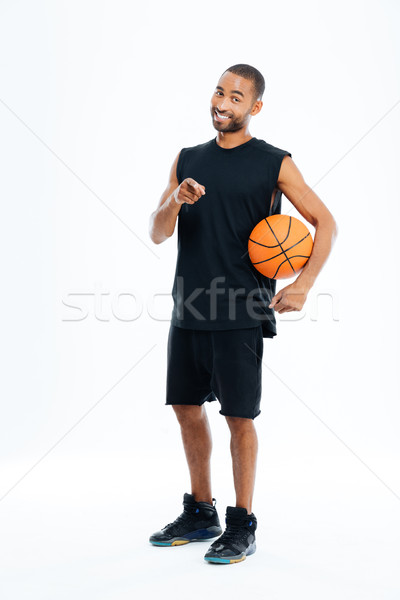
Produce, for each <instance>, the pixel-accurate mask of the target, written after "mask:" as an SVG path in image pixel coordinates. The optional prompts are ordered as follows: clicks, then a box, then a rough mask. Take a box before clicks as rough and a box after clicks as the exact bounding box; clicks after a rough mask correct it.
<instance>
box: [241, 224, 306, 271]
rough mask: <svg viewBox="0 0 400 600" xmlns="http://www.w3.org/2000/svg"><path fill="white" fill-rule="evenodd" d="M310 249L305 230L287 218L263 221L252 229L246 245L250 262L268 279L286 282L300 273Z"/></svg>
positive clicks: (301, 225) (302, 225)
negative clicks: (284, 280) (285, 280)
mask: <svg viewBox="0 0 400 600" xmlns="http://www.w3.org/2000/svg"><path fill="white" fill-rule="evenodd" d="M312 248H313V239H312V237H311V233H310V232H309V231H308V229H307V227H306V226H305V225H304V223H303V222H302V221H300V220H299V219H296V217H289V215H271V216H270V217H265V219H263V220H262V221H260V222H259V223H258V224H257V225H256V226H255V227H254V229H253V231H252V232H251V234H250V237H249V242H248V249H249V256H250V260H251V262H252V263H253V265H254V266H255V268H256V269H257V270H258V271H260V273H262V274H263V275H265V276H266V277H269V278H270V279H287V278H289V277H292V276H293V275H296V273H299V272H300V271H301V270H302V268H303V267H304V265H305V264H306V262H307V260H308V259H309V258H310V254H311V251H312Z"/></svg>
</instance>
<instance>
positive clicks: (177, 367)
mask: <svg viewBox="0 0 400 600" xmlns="http://www.w3.org/2000/svg"><path fill="white" fill-rule="evenodd" d="M264 89H265V82H264V78H263V76H262V75H261V73H260V72H259V71H258V70H257V69H255V68H254V67H251V66H250V65H246V64H238V65H234V66H232V67H229V69H227V70H226V71H225V72H224V73H223V74H222V76H221V77H220V79H219V81H218V84H217V86H216V88H215V91H214V93H213V95H212V98H211V106H210V109H211V118H212V123H213V126H214V128H215V129H216V130H217V136H216V137H215V138H213V139H212V140H210V141H208V142H206V143H203V144H199V145H197V146H192V147H188V148H183V149H182V150H181V151H180V152H179V153H178V155H177V157H176V158H175V161H174V163H173V165H172V168H171V172H170V181H169V185H168V187H167V188H166V190H165V192H164V193H163V195H162V196H161V199H160V202H159V205H158V207H157V209H156V210H155V211H154V212H153V213H152V214H151V217H150V224H149V233H150V237H151V239H152V241H153V242H154V243H155V244H160V243H162V242H163V241H164V240H166V239H168V238H169V237H171V236H172V234H173V233H174V229H175V224H176V221H177V220H178V256H177V264H176V272H175V279H174V285H173V290H172V296H173V300H174V308H173V312H172V318H171V325H170V330H169V337H168V365H167V386H166V387H167V399H166V404H167V405H172V407H173V409H174V411H175V414H176V416H177V419H178V421H179V424H180V428H181V434H182V441H183V445H184V449H185V454H186V459H187V462H188V466H189V471H190V479H191V494H188V493H185V494H184V497H183V506H184V510H183V512H182V513H181V515H179V516H178V518H177V519H175V521H174V522H173V523H169V524H168V525H166V526H165V527H164V528H163V529H162V530H160V531H157V532H156V533H154V534H153V535H152V536H151V537H150V540H149V541H150V542H151V543H152V544H155V545H161V546H174V545H178V544H185V543H188V542H191V541H197V540H204V539H212V538H215V537H217V536H219V535H220V534H221V533H222V529H221V527H220V522H219V519H218V514H217V511H216V508H215V502H216V501H215V498H213V497H212V492H211V480H210V456H211V447H212V441H211V432H210V427H209V423H208V419H207V414H206V410H205V402H206V401H207V402H212V401H216V400H218V401H219V402H220V405H221V410H220V411H219V412H220V414H222V415H224V416H225V418H226V421H227V424H228V426H229V428H230V433H231V454H232V466H233V478H234V485H235V492H236V506H228V507H227V510H226V515H225V524H226V529H225V531H224V532H223V533H222V535H221V536H220V537H219V538H218V539H217V540H215V541H214V542H213V543H212V544H211V546H210V548H209V549H208V551H207V553H206V554H205V556H204V558H205V559H206V560H208V561H212V562H221V563H234V562H239V561H241V560H244V559H245V558H246V556H248V555H250V554H253V553H254V552H255V549H256V543H255V530H256V527H257V519H256V516H255V515H254V513H253V512H252V499H253V490H254V482H255V473H256V459H257V450H258V441H257V434H256V431H255V427H254V419H255V417H257V416H258V415H259V414H260V412H261V411H260V400H261V368H262V356H263V343H264V340H263V338H264V337H271V338H272V337H274V336H275V335H276V321H275V316H274V311H277V312H279V313H280V314H282V313H284V312H287V311H293V310H301V309H302V307H303V305H304V302H305V301H306V298H307V294H308V291H309V290H310V288H311V286H312V285H313V283H314V281H315V279H316V277H317V275H318V273H319V271H320V270H321V268H322V266H323V264H324V263H325V261H326V259H327V257H328V255H329V253H330V251H331V248H332V245H333V243H334V239H335V237H336V235H337V227H336V223H335V220H334V218H333V216H332V214H331V213H330V212H329V210H328V209H327V207H326V206H325V205H324V204H323V202H322V201H321V200H320V199H319V197H318V196H317V195H316V194H315V193H314V192H313V191H312V190H311V188H310V187H309V186H308V185H307V184H306V183H305V182H304V179H303V177H302V175H301V173H300V172H299V170H298V169H297V167H296V165H295V164H294V162H293V161H292V158H291V154H290V152H288V151H285V150H281V149H280V148H277V147H275V146H272V145H271V144H268V143H267V142H265V141H263V140H261V139H257V138H256V137H252V135H251V134H250V132H249V125H250V119H251V117H253V116H255V115H256V114H258V113H259V112H260V110H261V108H262V105H263V103H262V100H261V99H262V96H263V92H264ZM282 192H283V193H284V194H285V196H286V197H287V198H288V199H289V200H290V201H291V202H292V204H293V205H294V206H295V207H296V209H297V210H298V211H299V213H300V214H301V215H302V216H303V217H304V218H305V219H306V220H307V221H308V222H309V223H311V225H313V227H315V229H316V231H315V236H314V246H313V250H312V254H311V256H310V258H309V260H308V261H307V263H306V265H305V267H304V269H303V270H302V271H301V273H300V274H299V275H298V277H297V278H296V280H295V281H294V282H293V283H291V284H290V285H287V286H286V287H284V288H283V289H281V290H280V291H279V292H278V293H277V294H275V284H276V282H275V280H271V279H268V278H267V277H265V276H263V275H262V274H261V273H259V272H258V271H257V270H256V269H255V268H254V266H253V265H252V263H251V261H250V259H249V256H248V252H247V241H248V238H249V235H250V233H251V231H252V229H253V228H254V227H255V225H256V224H257V223H258V222H259V221H261V220H262V219H263V218H264V217H266V216H268V215H271V214H277V213H280V211H281V194H282ZM178 217H179V218H178Z"/></svg>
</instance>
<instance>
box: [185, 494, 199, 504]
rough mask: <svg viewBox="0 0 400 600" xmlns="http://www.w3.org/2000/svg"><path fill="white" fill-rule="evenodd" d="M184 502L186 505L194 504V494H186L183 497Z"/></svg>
mask: <svg viewBox="0 0 400 600" xmlns="http://www.w3.org/2000/svg"><path fill="white" fill-rule="evenodd" d="M183 502H184V503H185V504H194V503H195V502H196V500H195V499H194V496H193V494H188V493H187V492H185V493H184V495H183Z"/></svg>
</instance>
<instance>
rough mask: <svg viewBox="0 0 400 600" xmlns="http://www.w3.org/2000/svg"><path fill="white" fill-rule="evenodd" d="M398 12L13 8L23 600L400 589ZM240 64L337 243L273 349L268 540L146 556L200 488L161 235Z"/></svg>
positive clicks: (265, 129) (9, 149)
mask: <svg viewBox="0 0 400 600" xmlns="http://www.w3.org/2000/svg"><path fill="white" fill-rule="evenodd" d="M399 17H400V10H399V5H398V4H397V3H396V2H395V1H388V0H386V1H382V0H380V1H379V2H378V1H374V2H371V1H368V2H361V1H360V2H357V1H354V0H353V1H350V2H349V1H347V2H343V1H335V2H329V3H322V2H312V1H305V2H301V3H299V2H294V1H293V0H288V1H286V2H282V3H278V2H271V1H264V2H261V1H257V0H256V1H254V2H251V3H243V2H237V1H234V0H232V1H231V2H229V3H226V2H225V3H222V4H221V3H217V4H214V3H212V2H202V3H201V4H200V3H196V4H195V3H191V2H187V1H186V2H183V1H182V2H181V1H176V0H173V1H171V2H167V3H162V2H161V1H158V2H149V3H148V4H146V5H145V4H139V3H135V2H127V1H126V2H122V1H115V0H114V1H113V2H111V1H108V2H106V1H103V0H97V1H96V2H95V1H87V0H83V1H79V2H78V1H76V0H74V1H72V2H71V1H66V0H65V1H62V2H60V1H53V2H51V1H48V2H45V1H36V2H27V1H18V0H13V1H6V0H2V2H1V3H0V127H1V136H0V172H1V176H0V196H1V207H2V211H1V213H2V218H1V236H0V243H1V257H2V271H1V273H2V281H1V283H2V293H1V317H2V327H1V353H2V355H1V366H2V389H1V420H0V452H1V466H0V496H1V498H2V499H1V501H0V520H1V522H0V532H1V533H0V548H1V556H0V568H1V570H2V573H1V574H0V575H1V576H0V586H1V587H2V590H1V591H2V592H3V597H4V598H7V600H14V599H18V600H25V599H28V598H29V599H30V600H31V599H34V600H36V599H38V600H39V599H40V600H47V599H49V600H50V599H52V600H53V599H54V598H57V599H58V600H60V599H64V598H68V599H69V598H74V599H81V598H82V599H83V598H84V599H85V600H88V599H91V598H95V599H96V600H105V599H107V600H108V599H112V600H125V599H127V598H142V597H143V596H144V594H150V593H153V594H154V595H155V594H157V595H158V596H160V597H161V596H162V597H163V598H175V597H177V596H178V595H181V594H182V593H184V594H185V596H186V595H187V597H190V598H195V599H197V598H204V597H205V595H206V594H207V595H208V596H210V595H212V596H213V597H220V598H228V597H229V598H233V599H236V598H238V599H239V598H243V597H245V596H246V595H249V596H251V597H254V598H261V597H262V598H266V597H268V598H271V599H279V600H281V599H289V598H293V597H297V598H307V599H308V600H310V599H314V598H315V599H317V598H318V599H319V598H321V597H323V598H325V599H326V600H328V599H331V598H332V599H333V598H335V599H337V598H341V600H345V599H352V600H353V599H363V600H369V599H376V598H379V599H380V600H389V599H390V600H392V599H395V598H398V597H399V593H400V583H399V580H398V573H397V574H396V568H397V567H398V564H399V558H400V557H399V545H398V541H399V533H400V519H399V514H400V503H399V500H400V477H399V469H398V461H399V458H400V447H399V435H398V430H399V418H400V408H399V384H398V362H399V342H398V339H399V333H400V331H399V311H398V293H399V286H398V273H399V268H398V248H397V246H398V222H399V192H398V189H399V176H398V172H399V171H398V165H399V158H400V155H399V154H400V153H399V149H398V139H399V133H400V132H399V121H400V117H399V115H400V77H399V69H400V64H399V62H400V45H399V38H398V30H399V25H400V22H399ZM240 62H244V63H248V64H251V65H253V66H255V67H256V68H258V69H259V70H260V71H261V72H262V73H263V75H264V77H265V80H266V92H265V95H264V98H263V101H264V106H263V109H262V111H261V113H260V114H259V115H257V116H256V117H255V118H254V119H253V120H252V122H251V128H250V130H251V134H252V135H253V136H256V137H258V138H261V139H264V140H266V141H267V142H269V143H271V144H274V145H276V146H278V147H280V148H283V149H285V150H289V151H290V152H291V153H292V156H293V160H294V161H295V163H296V164H297V166H298V167H299V169H300V170H301V172H302V174H303V176H304V178H305V180H306V182H307V183H308V184H309V185H310V186H312V187H313V189H314V190H315V192H316V193H317V194H318V195H319V197H320V198H321V199H322V200H323V202H324V203H325V204H326V205H327V206H328V208H329V209H330V211H331V212H332V214H333V215H334V217H335V219H336V221H337V223H338V226H339V237H338V239H337V241H336V244H335V246H334V248H333V251H332V253H331V255H330V257H329V259H328V261H327V263H326V264H325V266H324V268H323V270H322V271H321V273H320V275H319V277H318V279H317V281H316V283H315V285H314V287H313V288H312V290H311V291H310V293H309V296H308V299H307V302H306V304H305V306H304V309H303V311H302V312H301V313H286V314H284V315H282V316H280V315H278V314H277V326H278V336H277V337H276V338H275V339H273V340H269V339H265V340H264V360H263V397H262V401H261V410H262V412H261V415H260V416H259V417H257V419H256V420H255V424H256V428H257V431H258V436H259V457H258V472H257V480H256V489H255V496H254V503H253V510H254V512H255V514H256V516H257V517H258V522H259V525H258V530H257V552H256V554H255V555H254V556H252V557H249V558H248V559H247V560H246V561H244V562H243V563H239V564H237V565H231V566H225V567H218V566H215V565H214V566H213V565H210V564H208V563H206V562H205V561H204V560H203V555H204V553H205V551H206V549H207V547H208V546H207V545H204V544H189V545H187V546H182V547H176V548H156V547H153V546H151V545H150V544H149V543H148V537H149V535H150V534H151V533H153V532H154V531H156V530H157V529H159V528H161V526H164V525H165V524H166V523H167V522H170V521H172V520H173V519H174V518H175V517H176V516H177V515H178V514H179V513H180V512H181V510H182V504H181V503H182V497H183V493H184V492H185V491H188V492H190V482H189V476H188V470H187V466H186V462H185V458H184V453H183V447H182V443H181V438H180V430H179V426H178V424H177V421H176V418H175V416H174V415H173V411H172V409H171V408H170V407H166V406H164V402H165V374H166V342H167V336H168V329H169V319H170V314H171V310H172V298H171V295H170V294H171V289H172V281H173V275H174V271H175V260H176V242H177V239H176V232H175V233H174V236H173V237H172V238H170V239H169V240H167V241H166V242H165V243H163V244H161V245H155V244H153V243H152V242H151V240H150V238H149V235H148V222H149V216H150V213H151V212H152V211H153V210H154V209H155V208H156V205H157V203H158V200H159V198H160V196H161V194H162V192H163V190H164V188H165V187H166V185H167V180H168V175H169V170H170V167H171V164H172V161H173V159H174V158H175V156H176V154H177V152H178V151H179V150H180V149H181V148H182V147H185V146H191V145H196V144H198V143H202V142H205V141H208V140H210V139H211V138H212V137H215V135H216V131H215V130H214V128H213V126H212V122H211V116H210V112H209V102H210V98H211V95H212V93H213V90H214V87H215V85H216V84H217V81H218V79H219V77H220V75H221V74H222V73H223V71H224V70H225V69H227V68H228V67H229V66H231V65H233V64H236V63H240ZM289 211H291V213H290V214H292V215H293V216H297V217H298V218H299V214H298V213H297V211H296V210H295V209H294V208H293V205H291V203H290V202H289V200H287V199H286V198H284V199H283V205H282V212H283V213H288V212H289ZM300 218H301V217H300ZM287 283H289V282H288V281H285V282H283V283H282V282H280V283H278V289H280V287H283V285H286V284H287ZM74 307H75V308H74ZM217 405H218V403H217V402H215V403H213V404H211V405H210V406H209V407H208V415H209V419H210V422H211V427H212V431H213V440H214V449H213V467H212V469H213V470H212V476H213V495H214V496H215V497H216V498H217V508H218V509H219V515H220V519H221V521H223V520H224V513H225V507H226V506H227V505H228V504H230V505H232V504H234V503H235V498H234V489H233V481H232V473H231V459H230V453H229V434H228V427H227V425H226V422H225V419H224V418H223V417H222V416H221V415H220V414H219V413H218V410H219V406H217Z"/></svg>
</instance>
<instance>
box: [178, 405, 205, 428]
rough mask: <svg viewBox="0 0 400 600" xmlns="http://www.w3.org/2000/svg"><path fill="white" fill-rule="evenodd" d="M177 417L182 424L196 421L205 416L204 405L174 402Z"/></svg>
mask: <svg viewBox="0 0 400 600" xmlns="http://www.w3.org/2000/svg"><path fill="white" fill-rule="evenodd" d="M172 408H173V409H174V411H175V414H176V417H177V419H178V421H179V423H180V424H181V425H185V424H188V423H192V422H196V421H198V420H199V419H202V418H203V416H204V406H203V405H202V406H197V405H195V404H172Z"/></svg>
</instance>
